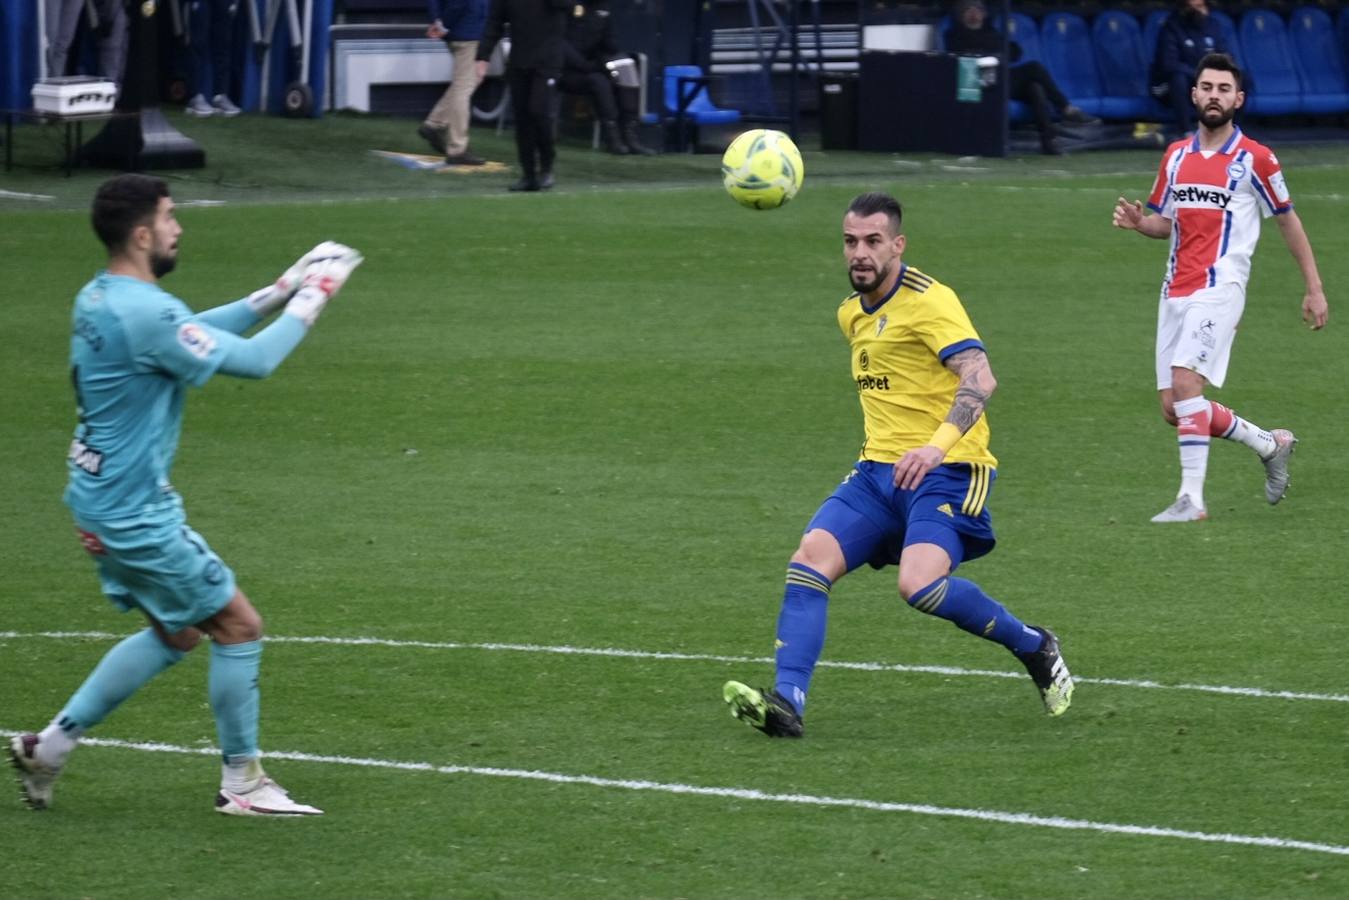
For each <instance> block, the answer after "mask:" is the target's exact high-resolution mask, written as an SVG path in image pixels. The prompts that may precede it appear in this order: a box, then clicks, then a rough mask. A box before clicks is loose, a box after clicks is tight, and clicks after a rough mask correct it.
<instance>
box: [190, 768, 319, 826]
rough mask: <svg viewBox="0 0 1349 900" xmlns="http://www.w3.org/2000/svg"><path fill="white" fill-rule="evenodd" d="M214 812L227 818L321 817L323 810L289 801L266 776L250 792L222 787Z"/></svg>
mask: <svg viewBox="0 0 1349 900" xmlns="http://www.w3.org/2000/svg"><path fill="white" fill-rule="evenodd" d="M215 811H216V812H218V813H224V814H225V815H228V816H321V815H323V810H321V809H319V808H318V807H316V806H306V805H305V804H303V803H296V802H295V801H294V800H292V799H290V795H289V794H287V793H286V789H285V788H283V787H282V786H281V785H279V784H277V783H276V782H275V781H272V779H270V778H268V777H267V776H266V775H263V776H262V780H261V781H259V782H258V786H257V787H255V788H253V789H252V790H251V791H245V792H243V793H235V792H234V791H227V790H225V789H224V788H223V787H222V788H221V789H220V793H218V794H216V796H215Z"/></svg>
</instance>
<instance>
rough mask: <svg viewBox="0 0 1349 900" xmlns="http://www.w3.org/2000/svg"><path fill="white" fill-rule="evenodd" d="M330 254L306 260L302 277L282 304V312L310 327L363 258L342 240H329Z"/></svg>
mask: <svg viewBox="0 0 1349 900" xmlns="http://www.w3.org/2000/svg"><path fill="white" fill-rule="evenodd" d="M332 248H333V249H330V251H329V253H330V254H331V255H328V256H324V257H322V258H319V259H316V260H314V261H312V262H310V263H309V265H308V266H306V267H305V270H304V280H303V281H302V282H301V283H300V289H299V290H298V291H296V292H295V296H294V297H291V298H290V302H289V303H287V304H286V314H287V315H292V316H294V317H295V318H297V319H299V320H300V321H301V322H303V323H304V324H305V325H306V326H310V327H312V326H313V324H314V323H315V322H316V321H318V317H319V313H321V312H323V308H324V307H325V306H327V305H328V301H329V300H331V299H332V298H333V297H334V296H336V294H337V292H338V291H340V290H341V289H342V285H344V284H346V283H347V279H348V278H350V277H351V273H352V272H353V271H354V270H355V268H356V267H357V266H359V265H360V264H361V263H362V262H364V261H365V257H364V256H361V253H360V251H359V250H353V249H351V248H350V247H347V246H344V245H342V244H333V245H332Z"/></svg>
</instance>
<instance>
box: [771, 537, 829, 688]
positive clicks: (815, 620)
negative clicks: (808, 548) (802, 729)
mask: <svg viewBox="0 0 1349 900" xmlns="http://www.w3.org/2000/svg"><path fill="white" fill-rule="evenodd" d="M832 586H833V583H832V582H831V581H830V580H829V579H828V578H825V577H824V576H823V575H821V574H820V573H819V572H816V571H815V570H814V569H812V568H811V567H810V566H807V565H802V564H801V563H791V564H789V565H788V566H787V589H786V590H785V591H784V592H783V595H782V611H781V612H780V613H778V639H777V653H776V658H777V678H776V683H775V684H774V688H775V689H776V690H777V692H778V693H779V694H781V695H782V696H784V697H786V698H787V700H788V701H789V702H790V703H791V704H792V706H793V707H795V708H796V713H797V715H800V714H802V713H803V712H804V711H805V708H806V693H807V691H809V690H810V676H811V674H812V673H813V672H814V671H815V663H816V662H818V661H819V659H820V653H821V651H823V650H824V629H825V622H826V619H827V618H828V614H829V589H830V588H831V587H832Z"/></svg>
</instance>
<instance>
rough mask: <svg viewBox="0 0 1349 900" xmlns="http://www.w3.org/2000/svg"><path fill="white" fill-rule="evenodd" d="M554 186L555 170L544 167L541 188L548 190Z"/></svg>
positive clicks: (540, 176) (540, 180)
mask: <svg viewBox="0 0 1349 900" xmlns="http://www.w3.org/2000/svg"><path fill="white" fill-rule="evenodd" d="M552 186H553V170H552V169H544V170H543V172H542V173H540V175H539V190H541V191H546V190H548V189H549V188H550V187H552Z"/></svg>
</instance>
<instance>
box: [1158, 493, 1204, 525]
mask: <svg viewBox="0 0 1349 900" xmlns="http://www.w3.org/2000/svg"><path fill="white" fill-rule="evenodd" d="M1207 518H1208V510H1206V509H1204V507H1202V506H1200V505H1199V504H1198V503H1195V502H1194V501H1193V500H1191V499H1190V495H1189V494H1181V495H1180V496H1179V497H1177V498H1176V502H1175V503H1172V504H1171V505H1170V506H1168V507H1167V508H1166V509H1164V510H1162V511H1161V512H1159V513H1157V515H1155V516H1153V517H1152V521H1154V522H1202V521H1203V520H1204V519H1207Z"/></svg>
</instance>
